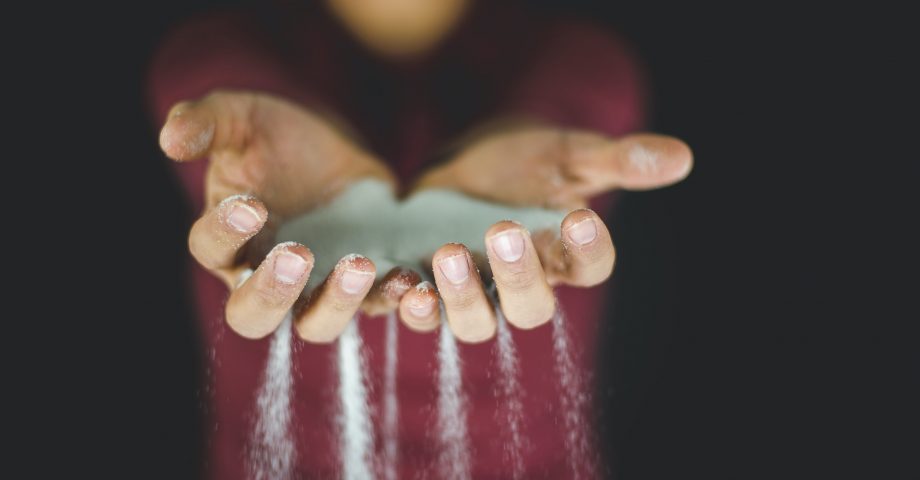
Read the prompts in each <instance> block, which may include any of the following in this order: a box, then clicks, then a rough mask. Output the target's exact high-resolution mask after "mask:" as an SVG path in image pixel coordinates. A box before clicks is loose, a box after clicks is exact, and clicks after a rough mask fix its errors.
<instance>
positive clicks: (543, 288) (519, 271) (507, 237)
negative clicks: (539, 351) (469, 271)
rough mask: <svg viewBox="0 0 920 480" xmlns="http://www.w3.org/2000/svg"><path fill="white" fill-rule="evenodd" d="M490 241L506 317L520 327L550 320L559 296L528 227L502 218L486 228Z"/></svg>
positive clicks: (540, 323) (494, 272)
mask: <svg viewBox="0 0 920 480" xmlns="http://www.w3.org/2000/svg"><path fill="white" fill-rule="evenodd" d="M486 245H487V249H486V250H487V253H488V255H489V265H490V266H491V268H492V278H493V279H494V280H495V285H496V287H497V288H498V297H499V299H500V304H501V309H502V312H503V313H504V314H505V318H507V319H508V321H509V322H511V324H513V325H514V326H516V327H519V328H534V327H537V326H540V325H542V324H544V323H546V322H547V321H549V319H550V318H552V316H553V312H554V311H555V309H556V300H555V297H554V296H553V290H552V288H550V286H549V284H548V283H546V276H545V275H544V273H543V266H542V265H541V264H540V257H539V256H538V255H537V252H536V250H535V249H534V246H533V242H532V241H531V239H530V234H529V233H528V232H527V230H526V229H524V228H523V227H521V225H519V224H517V223H514V222H510V221H502V222H498V223H496V224H495V225H493V226H492V227H491V228H489V230H488V231H487V232H486Z"/></svg>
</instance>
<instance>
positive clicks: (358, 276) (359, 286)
mask: <svg viewBox="0 0 920 480" xmlns="http://www.w3.org/2000/svg"><path fill="white" fill-rule="evenodd" d="M373 278H374V274H372V273H370V272H362V271H360V270H345V271H343V272H342V279H341V285H342V290H344V291H345V293H351V294H355V293H358V292H360V291H362V290H364V289H365V288H367V286H368V284H370V282H371V280H373Z"/></svg>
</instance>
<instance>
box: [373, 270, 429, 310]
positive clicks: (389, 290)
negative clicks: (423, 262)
mask: <svg viewBox="0 0 920 480" xmlns="http://www.w3.org/2000/svg"><path fill="white" fill-rule="evenodd" d="M420 281H422V278H421V276H419V274H418V273H415V272H413V271H412V270H409V269H407V268H402V267H395V268H393V269H391V270H390V271H389V272H387V274H386V275H385V276H384V277H383V280H381V281H380V282H378V283H377V284H376V285H374V287H373V288H371V291H370V293H368V294H367V298H366V299H364V305H363V306H362V308H363V309H364V311H365V312H367V313H368V314H369V315H382V314H384V313H389V312H392V311H393V310H396V308H397V307H398V306H399V300H400V299H401V298H402V297H403V295H404V294H405V293H406V292H407V291H409V289H411V288H412V287H414V286H415V285H417V284H418V283H419V282H420Z"/></svg>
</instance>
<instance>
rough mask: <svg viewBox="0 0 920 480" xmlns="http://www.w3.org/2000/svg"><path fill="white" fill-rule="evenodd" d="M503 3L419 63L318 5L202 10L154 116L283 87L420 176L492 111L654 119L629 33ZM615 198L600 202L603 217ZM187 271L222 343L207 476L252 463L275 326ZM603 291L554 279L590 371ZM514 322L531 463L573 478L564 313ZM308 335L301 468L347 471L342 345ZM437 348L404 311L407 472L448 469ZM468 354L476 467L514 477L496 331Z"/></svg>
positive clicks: (624, 124)
mask: <svg viewBox="0 0 920 480" xmlns="http://www.w3.org/2000/svg"><path fill="white" fill-rule="evenodd" d="M494 3H495V2H483V3H481V4H478V5H477V6H476V7H474V8H473V9H472V10H471V11H470V12H468V14H467V16H466V18H465V19H464V20H463V22H462V23H461V25H460V26H459V27H458V28H457V29H456V30H455V31H454V32H453V33H452V34H451V35H450V36H449V37H448V38H447V39H446V40H445V41H444V42H442V44H441V45H440V46H439V47H437V48H436V49H435V50H434V51H433V52H431V53H430V54H428V55H427V56H426V57H425V58H423V59H420V60H414V61H412V62H400V61H388V60H386V59H383V58H379V57H375V56H374V55H373V54H372V53H370V52H369V51H368V50H366V49H365V48H363V47H362V46H361V45H360V44H358V43H357V42H356V41H355V40H353V39H351V38H350V37H349V36H348V35H347V34H346V33H345V32H344V30H343V29H342V28H341V27H340V25H339V24H338V23H337V21H336V20H334V19H333V18H331V17H330V16H329V15H328V14H327V13H326V12H325V11H324V10H323V9H322V8H321V7H315V6H309V5H305V6H301V7H298V9H285V10H272V11H263V12H250V11H234V12H226V13H220V14H213V15H209V16H207V17H201V18H198V19H195V20H193V21H191V22H188V23H186V24H184V25H182V26H180V27H179V28H177V29H175V30H174V31H173V32H172V33H171V34H170V35H168V37H167V38H166V40H165V41H164V42H163V44H162V46H161V48H160V49H159V51H158V52H157V54H156V55H155V57H154V59H153V61H152V64H151V68H150V74H149V84H148V95H149V101H150V108H151V109H152V114H153V116H154V121H155V123H156V124H157V125H162V123H163V121H164V120H165V117H166V114H167V112H168V110H169V108H170V107H171V106H172V105H173V104H174V103H176V102H178V101H180V100H187V99H194V98H198V97H201V96H203V95H205V94H207V93H208V92H209V91H210V90H212V89H216V88H235V89H248V90H256V91H264V92H270V93H273V94H276V95H280V96H283V97H286V98H288V99H291V100H293V101H296V102H300V103H301V104H303V105H304V106H305V107H306V108H322V109H331V110H333V111H335V112H336V113H337V114H339V115H340V116H342V117H344V118H345V119H346V120H347V121H348V122H349V123H350V124H351V126H353V127H354V128H355V129H356V130H357V131H358V132H359V134H360V135H361V136H362V137H363V139H364V140H365V141H366V142H367V144H368V145H369V148H370V149H371V150H372V151H374V152H375V153H377V154H378V155H380V156H381V157H382V158H384V159H386V160H387V161H388V162H390V164H391V166H392V167H393V168H394V171H396V172H397V175H399V176H400V177H401V179H402V180H403V181H409V180H411V179H412V178H413V177H415V176H417V175H419V173H420V172H421V171H422V170H423V169H424V168H425V166H426V160H428V159H430V158H433V156H434V154H436V153H437V152H438V150H439V149H440V148H443V147H444V146H445V145H446V144H448V143H449V142H450V141H451V140H452V139H454V138H456V137H458V136H459V135H461V134H463V133H464V132H465V131H467V130H469V129H470V128H472V127H474V126H476V125H477V124H478V123H481V122H484V121H487V120H489V119H492V118H497V117H506V116H509V115H514V116H529V117H535V118H538V119H543V120H546V121H548V122H550V123H553V124H557V125H561V126H567V127H577V128H584V129H590V130H594V131H598V132H603V133H606V134H610V135H622V134H624V133H628V132H630V131H633V130H635V129H637V128H638V127H639V126H640V125H641V123H642V100H643V92H642V83H641V78H640V75H639V72H638V70H637V67H636V65H635V63H634V61H633V59H632V58H631V57H630V55H629V52H628V51H627V50H626V49H625V48H624V46H623V45H622V43H621V42H619V41H618V40H617V39H615V38H613V37H611V36H610V34H608V33H606V32H604V31H601V30H598V29H597V28H593V27H591V26H589V25H586V24H583V23H578V22H575V21H562V20H550V19H541V18H539V17H537V16H536V15H534V14H532V13H528V12H526V11H524V10H523V9H516V8H514V7H513V6H509V5H502V6H498V5H495V4H494ZM205 168H206V162H203V161H202V162H192V163H187V164H179V165H176V170H177V172H178V174H179V176H180V178H181V181H182V184H183V185H184V187H185V191H186V192H187V194H188V199H189V201H190V202H191V204H192V205H193V207H194V208H195V209H196V210H197V211H200V210H201V209H202V208H203V202H204V195H203V189H204V172H205ZM609 204H610V202H609V201H603V202H601V201H595V202H594V203H592V206H593V207H595V209H599V210H600V211H601V212H600V213H601V214H602V215H603V213H604V211H605V210H609V206H610V205H609ZM191 275H192V278H193V285H194V288H195V293H196V298H197V312H198V316H199V317H200V319H201V331H202V337H203V339H204V343H205V347H206V348H207V351H208V352H209V355H208V356H207V374H208V375H207V378H208V385H207V386H206V387H205V388H204V391H205V392H207V393H208V402H209V410H208V422H209V428H208V435H209V441H208V458H207V462H206V464H207V472H208V476H209V477H212V478H219V479H236V478H243V477H244V474H245V471H246V470H245V468H244V465H245V460H246V446H247V443H248V440H249V438H250V432H251V430H252V424H253V418H254V412H255V392H256V390H257V388H258V383H259V381H260V376H261V374H262V372H263V370H264V366H265V362H266V355H267V348H268V343H269V340H268V339H264V340H258V341H254V340H247V339H244V338H242V337H239V336H238V335H236V334H234V333H233V332H232V331H231V330H230V329H229V328H228V327H227V326H226V324H225V323H224V313H223V312H224V304H225V302H226V299H227V296H228V292H227V289H226V288H225V287H224V285H223V284H222V283H221V282H220V281H219V280H217V279H216V278H215V277H213V276H212V275H211V274H209V273H208V272H206V271H205V270H204V269H202V268H201V267H200V266H198V265H197V264H193V266H192V271H191ZM602 292H603V287H595V288H590V289H577V288H557V289H556V293H557V295H558V297H559V300H560V302H561V305H562V308H563V309H564V310H565V311H566V312H567V314H568V317H569V319H570V322H569V323H570V327H569V328H570V331H571V335H572V343H573V344H574V346H575V348H576V350H577V352H576V354H577V361H578V365H579V366H580V367H582V368H583V369H584V370H585V371H586V372H590V371H593V370H594V362H595V358H596V355H595V353H596V349H597V344H596V341H595V339H596V332H597V322H599V321H602V320H603V317H604V316H605V315H603V309H604V303H603V301H604V298H603V294H602ZM360 329H361V332H362V335H363V337H364V341H365V349H366V354H367V356H368V360H369V362H368V363H369V369H370V370H369V372H368V378H369V381H370V382H371V395H370V398H369V401H370V402H371V404H372V405H373V406H374V409H375V410H376V411H380V405H381V398H380V397H381V393H382V391H383V388H382V383H381V382H382V379H383V333H384V322H383V321H382V320H381V319H378V318H370V319H367V318H366V319H362V321H361V322H360ZM513 335H514V339H515V342H516V345H517V348H518V353H519V356H520V364H521V384H522V388H523V406H524V415H525V425H524V430H523V434H524V436H525V437H526V438H527V439H528V442H529V448H528V449H527V451H526V452H525V454H524V458H525V464H526V466H527V469H528V475H527V476H528V477H534V476H537V477H549V478H565V477H568V476H569V475H570V474H569V470H568V466H567V464H566V449H565V447H564V444H563V442H564V432H563V431H562V417H561V414H560V402H559V393H558V379H557V378H556V376H555V375H554V374H553V373H552V372H553V367H554V366H553V356H552V355H551V354H550V352H551V351H552V339H551V329H550V327H549V326H545V327H542V328H537V329H534V330H530V331H522V330H514V332H513ZM297 343H298V344H299V345H298V346H297V347H296V348H295V350H294V357H295V358H294V362H295V372H296V376H295V380H294V390H295V391H294V399H293V405H294V419H295V420H294V423H295V426H294V430H295V436H296V442H297V450H298V454H299V458H298V467H297V472H298V476H299V477H309V478H326V477H331V478H334V477H336V476H337V471H338V468H339V457H338V441H337V437H336V430H335V415H336V413H337V399H336V394H335V389H336V383H337V377H336V375H335V362H334V359H335V346H334V345H331V346H330V345H314V344H307V343H305V342H302V341H300V340H297ZM436 347H437V335H433V334H427V335H426V334H418V333H413V332H411V331H409V330H408V329H406V328H404V327H402V326H400V335H399V355H400V356H399V371H398V395H399V419H400V471H399V477H400V478H417V477H425V476H431V477H436V476H437V472H436V471H435V470H434V465H435V459H436V458H437V442H436V441H435V439H436V438H437V436H436V434H435V430H434V429H435V413H436V412H435V409H434V403H435V399H436V398H437V391H436V384H437V378H436V366H437V362H436V349H437V348H436ZM460 354H461V357H462V360H463V362H464V365H463V375H464V378H463V380H464V383H463V388H464V389H465V392H466V393H467V395H468V397H469V400H470V403H469V409H468V411H469V422H468V428H469V436H470V445H471V446H472V449H473V451H472V452H471V458H472V462H473V463H472V472H473V475H474V477H475V478H500V477H507V476H508V472H509V465H508V463H507V462H505V461H504V460H503V454H502V452H503V451H504V449H503V445H504V444H505V443H506V442H507V439H505V438H503V437H502V435H501V433H500V432H501V429H499V428H497V426H496V425H497V424H496V422H495V417H494V415H495V411H496V405H497V398H496V396H495V375H494V374H493V372H495V371H496V370H497V363H496V361H497V359H496V358H495V354H494V341H490V342H485V343H483V344H479V345H461V346H460ZM589 388H590V386H589ZM377 424H378V426H379V422H377ZM378 434H379V431H378ZM378 438H379V436H378ZM379 443H380V442H379V441H378V448H379V447H380V445H379Z"/></svg>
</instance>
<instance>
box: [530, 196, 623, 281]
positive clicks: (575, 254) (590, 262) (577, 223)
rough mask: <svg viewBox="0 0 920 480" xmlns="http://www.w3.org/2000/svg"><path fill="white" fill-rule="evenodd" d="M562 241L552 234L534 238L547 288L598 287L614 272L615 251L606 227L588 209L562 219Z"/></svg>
mask: <svg viewBox="0 0 920 480" xmlns="http://www.w3.org/2000/svg"><path fill="white" fill-rule="evenodd" d="M561 233H562V235H561V238H560V237H557V236H556V235H553V234H552V232H543V233H541V234H538V235H536V236H535V237H534V243H535V245H536V248H537V251H538V252H539V255H540V260H541V262H542V264H543V268H544V271H545V272H546V276H547V281H548V282H549V283H550V285H556V284H560V283H561V284H566V285H573V286H578V287H591V286H594V285H597V284H599V283H601V282H603V281H604V280H607V278H609V277H610V274H611V273H612V272H613V264H614V261H615V259H616V252H615V250H614V248H613V240H611V238H610V232H609V231H607V227H606V225H604V222H603V221H602V220H601V219H600V217H598V216H597V214H596V213H594V212H593V211H591V210H588V209H581V210H575V211H573V212H571V213H569V214H568V215H567V216H566V217H565V219H563V220H562V226H561Z"/></svg>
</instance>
